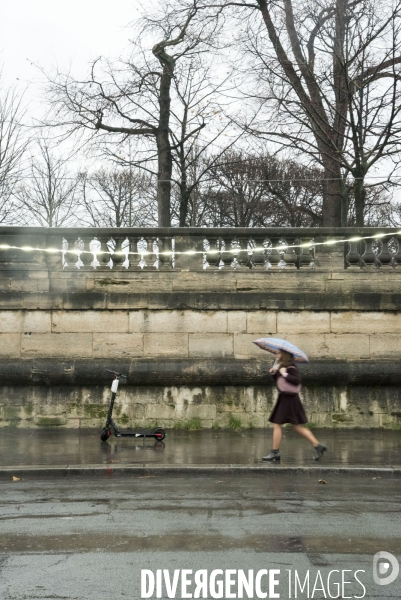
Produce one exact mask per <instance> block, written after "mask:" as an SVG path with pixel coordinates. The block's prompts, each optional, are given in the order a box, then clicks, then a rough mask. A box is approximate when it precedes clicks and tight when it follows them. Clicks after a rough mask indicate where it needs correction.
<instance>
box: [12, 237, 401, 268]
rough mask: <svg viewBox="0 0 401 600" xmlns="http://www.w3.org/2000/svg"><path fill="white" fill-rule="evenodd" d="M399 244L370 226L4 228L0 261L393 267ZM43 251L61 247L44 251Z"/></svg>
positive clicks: (57, 264) (77, 265) (397, 239)
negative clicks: (51, 250) (52, 250)
mask: <svg viewBox="0 0 401 600" xmlns="http://www.w3.org/2000/svg"><path fill="white" fill-rule="evenodd" d="M364 238H366V239H364ZM400 242H401V231H399V230H397V229H395V228H392V229H391V228H390V229H389V228H372V227H362V228H355V227H354V228H267V229H259V228H255V229H243V228H237V229H232V228H227V229H217V228H215V229H203V228H188V229H184V228H176V229H174V228H126V229H123V228H110V229H107V228H86V229H82V228H81V229H77V228H61V229H46V228H28V227H26V228H21V227H3V228H0V264H1V263H9V264H10V263H13V264H14V265H16V264H18V263H29V264H30V265H31V266H32V267H33V266H34V264H37V266H39V267H40V266H44V265H45V264H47V265H50V266H51V267H52V268H53V269H54V268H57V267H58V268H62V269H65V270H88V269H100V270H108V269H112V270H113V269H114V270H136V271H151V270H155V269H156V270H173V269H176V270H209V271H215V270H230V269H233V270H238V269H242V270H244V269H256V270H261V271H263V270H264V271H272V272H274V271H279V270H283V269H286V270H289V269H323V270H324V269H327V270H332V269H333V268H336V269H338V268H382V267H384V268H387V267H393V268H395V267H397V266H398V265H399V264H400V263H401V243H400ZM7 246H11V248H7ZM18 248H23V249H22V250H21V249H18ZM39 249H42V250H43V249H48V250H50V249H54V251H55V252H54V253H51V252H46V253H45V252H40V251H39Z"/></svg>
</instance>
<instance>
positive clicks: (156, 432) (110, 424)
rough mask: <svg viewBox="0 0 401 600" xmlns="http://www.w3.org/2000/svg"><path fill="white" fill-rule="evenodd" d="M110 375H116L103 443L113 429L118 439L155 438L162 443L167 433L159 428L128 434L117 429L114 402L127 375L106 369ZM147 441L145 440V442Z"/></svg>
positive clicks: (112, 385) (101, 437)
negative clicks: (119, 385) (120, 384)
mask: <svg viewBox="0 0 401 600" xmlns="http://www.w3.org/2000/svg"><path fill="white" fill-rule="evenodd" d="M106 371H107V372H108V373H112V374H113V375H114V379H113V383H112V384H111V400H110V407H109V411H108V413H107V418H106V424H105V426H104V427H103V430H102V433H101V434H100V439H101V440H102V442H106V441H107V440H108V439H109V437H110V436H111V428H112V429H113V432H114V435H115V436H116V437H134V438H150V437H152V438H154V439H155V440H156V441H158V442H161V441H162V440H164V438H165V437H166V432H165V431H164V429H162V428H161V427H157V428H156V429H152V430H151V431H142V432H139V431H131V432H128V433H122V432H121V431H120V430H119V428H118V427H117V425H116V423H115V422H114V421H113V416H112V415H113V408H114V401H115V399H116V396H117V390H118V384H119V383H120V379H126V378H127V375H123V374H122V373H116V371H110V369H106ZM144 441H145V440H144Z"/></svg>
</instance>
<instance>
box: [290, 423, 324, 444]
mask: <svg viewBox="0 0 401 600" xmlns="http://www.w3.org/2000/svg"><path fill="white" fill-rule="evenodd" d="M293 428H294V429H295V431H296V432H297V433H300V434H301V435H303V436H304V437H305V438H306V439H307V440H309V441H310V443H311V444H313V446H314V447H315V448H316V446H318V445H319V442H318V441H317V439H316V438H315V436H314V435H313V433H312V432H311V430H310V429H306V427H303V426H302V425H293Z"/></svg>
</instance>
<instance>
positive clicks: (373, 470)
mask: <svg viewBox="0 0 401 600" xmlns="http://www.w3.org/2000/svg"><path fill="white" fill-rule="evenodd" d="M224 474H227V475H241V474H251V475H264V474H267V475H269V476H270V475H297V476H298V475H307V476H310V475H351V476H365V477H367V476H370V477H372V476H383V475H387V476H393V477H401V467H391V466H390V467H330V466H323V465H321V466H320V465H319V466H314V467H282V466H279V465H274V466H273V465H271V466H270V465H261V466H248V465H166V466H163V465H157V466H152V465H146V464H143V465H108V464H104V465H99V464H97V465H65V466H45V467H44V466H39V465H38V466H29V467H21V466H16V467H9V466H8V467H0V481H9V480H10V479H11V478H12V476H16V477H20V478H27V477H30V478H32V477H44V478H49V477H71V476H82V475H84V476H106V477H107V476H111V475H116V476H126V475H134V476H135V475H137V476H144V475H153V476H177V475H195V476H196V475H224Z"/></svg>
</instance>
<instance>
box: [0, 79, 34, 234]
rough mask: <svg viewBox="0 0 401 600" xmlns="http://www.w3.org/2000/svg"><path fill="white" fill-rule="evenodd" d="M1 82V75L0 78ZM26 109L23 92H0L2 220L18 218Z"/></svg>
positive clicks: (11, 220) (0, 214) (7, 220)
mask: <svg viewBox="0 0 401 600" xmlns="http://www.w3.org/2000/svg"><path fill="white" fill-rule="evenodd" d="M0 82H1V78H0ZM24 114H25V111H24V109H23V107H22V96H21V95H19V94H18V93H17V92H16V90H14V89H8V90H5V91H4V93H3V95H2V96H0V222H1V223H9V222H15V220H16V219H17V218H18V216H17V214H16V206H15V190H16V188H17V186H18V185H19V182H20V179H21V176H22V174H23V172H24V165H23V158H24V154H25V151H26V148H27V145H28V140H27V137H26V135H24V133H23V131H22V127H21V121H22V119H23V117H24Z"/></svg>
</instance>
